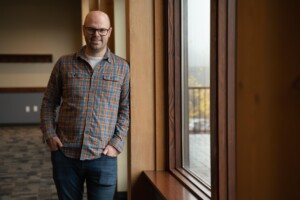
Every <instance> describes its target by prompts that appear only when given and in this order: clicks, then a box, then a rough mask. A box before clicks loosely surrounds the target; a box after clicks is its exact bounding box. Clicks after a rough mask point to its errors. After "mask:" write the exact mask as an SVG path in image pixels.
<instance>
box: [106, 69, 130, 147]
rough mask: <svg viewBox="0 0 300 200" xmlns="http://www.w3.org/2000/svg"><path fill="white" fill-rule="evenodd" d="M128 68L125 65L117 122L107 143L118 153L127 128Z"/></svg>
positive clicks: (122, 144)
mask: <svg viewBox="0 0 300 200" xmlns="http://www.w3.org/2000/svg"><path fill="white" fill-rule="evenodd" d="M129 79H130V75H129V66H128V64H127V65H126V72H125V78H124V81H123V84H122V87H121V94H120V105H119V112H118V120H117V124H116V128H115V133H114V136H113V138H112V139H111V140H110V141H109V143H108V144H109V145H111V146H113V147H114V148H115V149H116V150H118V153H121V152H122V150H123V146H124V142H125V138H126V135H127V131H128V127H129V97H130V96H129V91H130V88H129Z"/></svg>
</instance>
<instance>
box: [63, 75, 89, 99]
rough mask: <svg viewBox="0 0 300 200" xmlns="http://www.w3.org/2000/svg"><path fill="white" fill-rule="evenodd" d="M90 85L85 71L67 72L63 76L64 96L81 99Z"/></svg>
mask: <svg viewBox="0 0 300 200" xmlns="http://www.w3.org/2000/svg"><path fill="white" fill-rule="evenodd" d="M89 87H90V77H89V75H88V74H86V73H79V72H68V73H67V74H66V77H65V83H64V90H63V92H64V93H65V97H67V98H69V97H73V98H79V99H82V98H84V97H85V95H86V92H87V90H88V88H89Z"/></svg>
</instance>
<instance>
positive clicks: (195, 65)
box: [181, 0, 211, 186]
mask: <svg viewBox="0 0 300 200" xmlns="http://www.w3.org/2000/svg"><path fill="white" fill-rule="evenodd" d="M181 5H182V9H181V74H182V76H181V77H182V79H181V102H182V103H181V107H182V108H181V119H182V122H181V124H182V145H183V147H182V151H183V152H182V155H183V158H182V162H183V163H182V164H183V168H184V169H185V170H187V171H189V172H190V173H191V174H193V175H194V176H195V177H197V178H199V179H200V180H201V181H202V182H203V183H205V184H206V185H207V186H211V176H210V0H202V1H199V0H189V1H185V0H181Z"/></svg>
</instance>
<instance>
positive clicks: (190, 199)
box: [144, 171, 208, 200]
mask: <svg viewBox="0 0 300 200" xmlns="http://www.w3.org/2000/svg"><path fill="white" fill-rule="evenodd" d="M144 175H145V176H146V179H147V180H148V181H149V182H150V183H151V185H152V186H153V187H154V188H155V190H156V191H157V192H158V193H159V195H160V196H161V197H162V199H172V200H194V199H199V198H197V197H196V196H195V195H194V194H193V193H192V192H190V191H189V190H188V189H187V188H186V187H185V186H184V185H183V184H181V183H180V182H179V181H178V180H177V179H176V178H175V177H174V176H173V175H172V174H171V173H170V172H168V171H144ZM204 199H208V198H204Z"/></svg>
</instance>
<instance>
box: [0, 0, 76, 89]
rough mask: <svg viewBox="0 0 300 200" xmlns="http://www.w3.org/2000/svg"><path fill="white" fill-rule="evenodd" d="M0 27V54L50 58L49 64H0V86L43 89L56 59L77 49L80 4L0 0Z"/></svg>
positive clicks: (60, 0)
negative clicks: (49, 56)
mask: <svg viewBox="0 0 300 200" xmlns="http://www.w3.org/2000/svg"><path fill="white" fill-rule="evenodd" d="M0 27H1V29H0V44H1V45H0V54H52V55H53V63H26V64H24V63H22V64H21V63H0V87H45V86H46V85H47V82H48V79H49V76H50V73H51V71H52V68H53V65H54V64H55V62H56V60H57V59H58V58H59V57H60V56H61V55H63V54H69V53H72V52H74V51H77V50H78V49H79V48H80V46H81V1H80V0H43V1H40V0H26V1H24V0H13V1H0Z"/></svg>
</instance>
